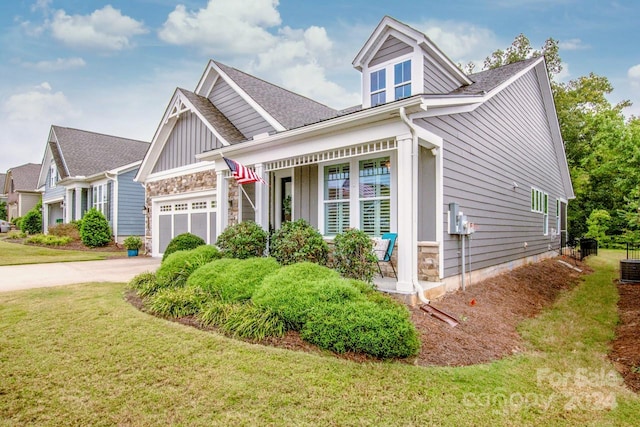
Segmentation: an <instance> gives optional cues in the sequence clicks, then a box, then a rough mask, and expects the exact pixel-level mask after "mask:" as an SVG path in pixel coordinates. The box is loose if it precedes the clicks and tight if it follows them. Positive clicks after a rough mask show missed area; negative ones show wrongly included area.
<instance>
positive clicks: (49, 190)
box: [42, 172, 66, 203]
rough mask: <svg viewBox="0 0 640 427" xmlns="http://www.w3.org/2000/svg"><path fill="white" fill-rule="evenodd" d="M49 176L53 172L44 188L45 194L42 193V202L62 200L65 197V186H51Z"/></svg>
mask: <svg viewBox="0 0 640 427" xmlns="http://www.w3.org/2000/svg"><path fill="white" fill-rule="evenodd" d="M49 175H51V172H49V173H48V174H47V181H46V183H45V187H44V193H42V202H43V203H47V202H48V201H49V200H54V199H60V198H61V197H64V196H65V191H66V189H65V187H64V185H56V186H55V187H50V186H49V182H50V181H49Z"/></svg>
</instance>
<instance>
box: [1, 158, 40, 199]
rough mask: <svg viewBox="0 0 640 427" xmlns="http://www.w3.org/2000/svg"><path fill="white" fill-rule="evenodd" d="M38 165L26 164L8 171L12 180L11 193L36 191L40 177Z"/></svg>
mask: <svg viewBox="0 0 640 427" xmlns="http://www.w3.org/2000/svg"><path fill="white" fill-rule="evenodd" d="M40 166H41V165H40V164H36V163H27V164H25V165H22V166H17V167H15V168H11V169H9V171H10V173H11V179H12V180H13V191H14V192H17V191H36V189H37V188H38V178H39V177H40Z"/></svg>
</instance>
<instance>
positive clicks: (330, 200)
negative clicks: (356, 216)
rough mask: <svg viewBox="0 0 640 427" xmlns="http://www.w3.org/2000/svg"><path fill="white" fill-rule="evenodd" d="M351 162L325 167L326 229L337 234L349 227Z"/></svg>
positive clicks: (328, 232)
mask: <svg viewBox="0 0 640 427" xmlns="http://www.w3.org/2000/svg"><path fill="white" fill-rule="evenodd" d="M349 186H350V181H349V163H341V164H339V165H331V166H325V168H324V231H325V234H328V235H335V234H339V233H342V232H344V231H345V230H346V229H347V228H349V220H350V218H349V210H350V209H349V194H350V192H349Z"/></svg>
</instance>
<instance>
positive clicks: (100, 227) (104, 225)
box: [80, 208, 111, 248]
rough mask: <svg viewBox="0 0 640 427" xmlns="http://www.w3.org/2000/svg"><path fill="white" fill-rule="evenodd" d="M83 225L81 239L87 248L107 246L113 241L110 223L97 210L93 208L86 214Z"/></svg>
mask: <svg viewBox="0 0 640 427" xmlns="http://www.w3.org/2000/svg"><path fill="white" fill-rule="evenodd" d="M81 224H82V225H81V226H80V238H81V239H82V243H83V244H84V245H85V246H89V247H90V248H95V247H98V246H106V245H107V244H108V243H109V242H110V241H111V228H110V227H109V222H108V221H107V219H106V218H105V217H104V215H102V212H100V211H99V210H97V209H96V208H91V209H89V210H88V211H87V213H85V214H84V217H83V218H82V223H81Z"/></svg>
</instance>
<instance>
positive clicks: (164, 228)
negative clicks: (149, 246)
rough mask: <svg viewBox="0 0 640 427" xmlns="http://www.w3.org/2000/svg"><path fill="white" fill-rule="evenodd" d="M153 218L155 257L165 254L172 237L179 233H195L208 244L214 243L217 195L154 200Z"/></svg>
mask: <svg viewBox="0 0 640 427" xmlns="http://www.w3.org/2000/svg"><path fill="white" fill-rule="evenodd" d="M153 219H154V224H156V227H155V228H154V230H153V232H154V235H153V246H154V248H153V249H154V251H153V254H154V256H159V255H161V254H162V253H164V251H165V249H166V248H167V245H168V244H169V242H170V241H171V239H173V238H174V237H175V236H177V235H178V234H183V233H192V234H195V235H196V236H199V237H202V239H204V241H205V242H207V243H208V244H213V243H215V239H216V202H215V195H213V196H208V197H197V198H193V199H188V198H187V199H185V198H184V197H183V198H179V199H176V200H164V201H162V202H157V203H156V202H154V204H153Z"/></svg>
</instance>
